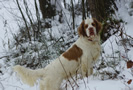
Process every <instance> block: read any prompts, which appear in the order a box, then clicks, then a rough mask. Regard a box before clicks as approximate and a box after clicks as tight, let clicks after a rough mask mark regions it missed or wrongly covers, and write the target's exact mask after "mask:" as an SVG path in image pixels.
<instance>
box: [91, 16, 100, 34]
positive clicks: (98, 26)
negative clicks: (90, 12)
mask: <svg viewBox="0 0 133 90" xmlns="http://www.w3.org/2000/svg"><path fill="white" fill-rule="evenodd" d="M93 20H94V23H95V24H96V31H97V33H100V32H101V30H102V24H101V23H100V22H99V21H98V20H96V19H95V18H93Z"/></svg>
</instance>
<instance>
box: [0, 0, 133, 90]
mask: <svg viewBox="0 0 133 90" xmlns="http://www.w3.org/2000/svg"><path fill="white" fill-rule="evenodd" d="M122 4H123V2H122ZM122 4H121V5H119V11H118V13H119V16H120V17H121V18H122V19H123V20H124V21H125V22H127V24H126V25H125V30H126V33H127V34H128V35H130V36H133V31H132V29H133V17H132V16H129V15H128V14H127V13H128V11H127V9H126V8H127V7H126V6H123V5H122ZM6 5H9V6H10V5H11V2H10V3H6V4H5V6H6ZM1 6H3V5H1ZM7 13H8V14H10V13H9V12H8V11H7V10H5V8H2V7H0V27H1V33H0V53H1V55H2V47H3V46H2V40H4V41H5V42H8V38H10V35H11V34H10V33H11V31H10V30H9V28H13V29H12V30H14V31H12V32H15V31H16V30H17V29H18V27H17V25H16V23H15V21H14V20H13V18H11V17H8V16H7ZM4 23H5V24H4ZM6 23H12V25H11V26H13V27H8V28H7V26H6V27H4V25H7V24H6ZM15 27H16V28H15ZM6 30H8V31H6ZM7 35H9V36H7ZM115 38H116V37H115V36H112V37H110V39H109V40H107V41H106V42H105V43H104V44H103V45H102V46H104V50H105V53H106V54H111V53H112V48H111V46H113V47H114V48H113V49H114V50H117V49H119V50H121V47H119V46H117V44H116V42H115V41H114V39H115ZM110 42H112V44H111V43H110ZM121 52H122V51H121ZM123 54H124V53H123ZM1 55H0V56H1ZM128 56H129V58H130V60H133V49H132V48H130V51H129V52H128ZM121 66H122V67H123V69H122V70H123V71H122V74H123V75H124V77H125V78H123V79H113V80H112V79H107V80H101V79H100V78H99V77H93V76H89V77H88V78H84V79H82V80H78V81H77V84H78V86H77V85H75V87H74V90H133V82H131V84H128V83H127V82H128V81H129V80H130V79H133V75H132V74H133V73H132V72H131V70H130V69H127V68H126V63H125V62H122V63H121ZM0 70H3V71H4V72H3V73H4V74H1V73H0V90H38V88H39V85H38V84H36V85H35V86H34V87H30V86H28V85H25V84H23V83H22V82H21V80H20V79H19V78H18V77H17V76H16V75H15V73H13V71H12V68H11V67H6V66H5V65H4V63H3V61H2V59H0ZM67 90H72V88H71V86H70V85H68V88H67Z"/></svg>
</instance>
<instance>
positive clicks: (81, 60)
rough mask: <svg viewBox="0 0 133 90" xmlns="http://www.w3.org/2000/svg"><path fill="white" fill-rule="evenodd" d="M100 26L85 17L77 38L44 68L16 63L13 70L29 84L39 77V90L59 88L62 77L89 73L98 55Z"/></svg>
mask: <svg viewBox="0 0 133 90" xmlns="http://www.w3.org/2000/svg"><path fill="white" fill-rule="evenodd" d="M101 27H102V26H101V23H100V22H98V21H97V20H96V19H94V18H91V19H90V18H87V19H86V20H84V21H82V23H81V24H80V26H79V28H78V34H79V39H78V40H77V41H76V42H75V43H74V44H73V45H72V46H71V47H70V48H69V49H68V50H67V51H66V52H64V53H63V54H61V55H60V56H59V57H58V58H57V59H55V60H54V61H52V62H51V63H50V64H49V65H47V66H46V67H45V68H42V69H37V70H31V69H27V68H25V67H22V66H19V65H17V66H15V67H14V71H15V72H17V74H18V75H19V76H20V78H21V80H22V81H23V82H24V83H26V84H28V85H30V86H34V83H35V82H36V80H37V79H40V90H59V88H60V85H61V82H62V81H63V79H66V78H69V77H70V76H71V75H76V74H82V75H83V76H88V75H91V74H92V72H93V69H92V65H93V62H94V61H96V60H97V59H98V58H99V56H100V35H99V32H100V30H101Z"/></svg>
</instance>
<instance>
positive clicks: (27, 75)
mask: <svg viewBox="0 0 133 90" xmlns="http://www.w3.org/2000/svg"><path fill="white" fill-rule="evenodd" d="M13 69H14V71H15V72H17V74H18V76H19V77H20V78H21V80H22V81H23V82H24V83H25V84H28V85H30V86H34V83H35V82H36V80H37V79H39V78H41V77H43V75H44V69H37V70H31V69H27V68H25V67H22V66H20V65H16V66H14V67H13Z"/></svg>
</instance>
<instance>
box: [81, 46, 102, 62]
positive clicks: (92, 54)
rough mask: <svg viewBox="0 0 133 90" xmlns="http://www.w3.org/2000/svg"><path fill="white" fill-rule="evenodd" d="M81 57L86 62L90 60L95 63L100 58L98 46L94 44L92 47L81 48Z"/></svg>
mask: <svg viewBox="0 0 133 90" xmlns="http://www.w3.org/2000/svg"><path fill="white" fill-rule="evenodd" d="M82 49H83V56H82V57H84V58H86V59H87V60H88V59H89V60H92V61H95V60H97V59H98V57H99V56H100V50H101V47H100V45H99V44H94V45H88V47H83V48H82Z"/></svg>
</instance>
